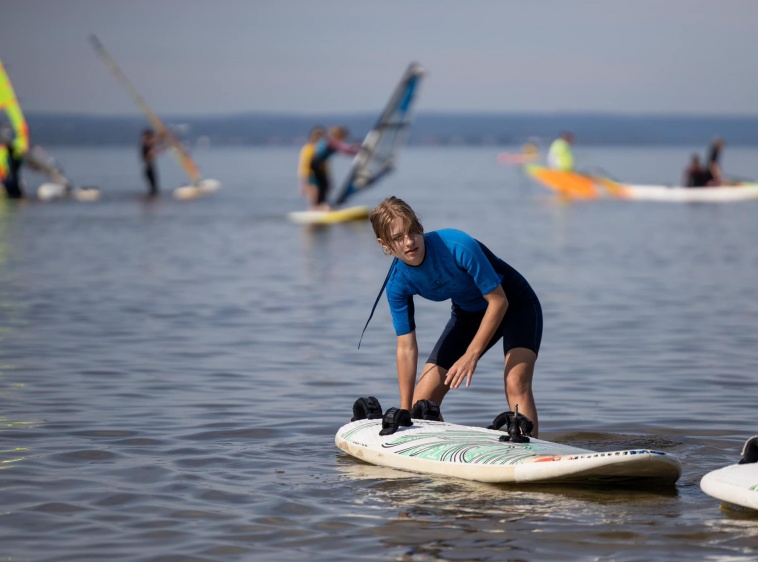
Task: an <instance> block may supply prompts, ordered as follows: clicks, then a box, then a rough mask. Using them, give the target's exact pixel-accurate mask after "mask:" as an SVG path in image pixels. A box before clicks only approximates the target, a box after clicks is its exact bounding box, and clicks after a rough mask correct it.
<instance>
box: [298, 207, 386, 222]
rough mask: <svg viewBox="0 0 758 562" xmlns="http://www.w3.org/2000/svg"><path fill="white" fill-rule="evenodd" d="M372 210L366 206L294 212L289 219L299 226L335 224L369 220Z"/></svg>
mask: <svg viewBox="0 0 758 562" xmlns="http://www.w3.org/2000/svg"><path fill="white" fill-rule="evenodd" d="M370 212H371V209H369V208H368V207H366V206H362V205H360V206H356V207H345V208H344V209H335V210H334V211H294V212H292V213H288V214H287V218H288V219H289V220H291V221H292V222H296V223H298V224H335V223H338V222H348V221H355V220H365V219H367V218H368V216H369V213H370Z"/></svg>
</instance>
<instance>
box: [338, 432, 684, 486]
mask: <svg viewBox="0 0 758 562" xmlns="http://www.w3.org/2000/svg"><path fill="white" fill-rule="evenodd" d="M381 428H382V420H381V419H373V420H359V421H355V422H351V423H349V424H346V425H344V426H342V427H341V428H340V429H339V431H337V435H336V437H335V444H336V445H337V447H339V448H340V449H341V450H342V451H344V452H345V453H347V454H349V455H351V456H353V457H355V458H357V459H360V460H362V461H365V462H368V463H371V464H375V465H378V466H386V467H390V468H396V469H400V470H408V471H412V472H419V473H427V474H437V475H443V476H452V477H457V478H463V479H466V480H475V481H479V482H493V483H585V484H591V483H597V484H607V483H613V482H619V483H621V482H629V481H639V482H641V483H646V484H650V485H655V486H660V485H666V484H673V483H674V482H676V481H677V479H678V478H679V476H681V464H680V462H679V460H678V459H676V458H675V457H673V456H671V455H669V454H667V453H664V452H660V451H653V450H648V449H633V450H622V451H609V452H598V451H591V450H587V449H581V448H577V447H573V446H570V445H562V444H559V443H552V442H550V441H543V440H540V439H534V438H532V439H531V440H530V442H529V443H511V442H501V441H500V437H501V436H503V435H506V434H505V433H504V432H502V431H495V430H490V429H485V428H481V427H472V426H463V425H456V424H452V423H447V422H437V421H425V420H416V419H414V420H413V425H412V426H410V427H401V428H399V429H398V431H397V432H396V433H394V434H392V435H387V436H381V435H379V432H380V430H381Z"/></svg>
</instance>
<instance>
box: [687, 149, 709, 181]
mask: <svg viewBox="0 0 758 562" xmlns="http://www.w3.org/2000/svg"><path fill="white" fill-rule="evenodd" d="M707 184H708V172H707V171H706V170H704V169H703V167H702V166H701V165H700V157H699V156H698V155H697V154H693V155H692V158H691V159H690V165H689V166H687V168H685V170H684V178H683V181H682V185H684V187H705V186H706V185H707Z"/></svg>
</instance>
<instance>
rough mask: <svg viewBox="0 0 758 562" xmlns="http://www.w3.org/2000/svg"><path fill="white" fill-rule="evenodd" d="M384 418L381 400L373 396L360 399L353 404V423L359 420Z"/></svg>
mask: <svg viewBox="0 0 758 562" xmlns="http://www.w3.org/2000/svg"><path fill="white" fill-rule="evenodd" d="M381 417H382V406H381V405H380V404H379V400H377V399H376V398H374V397H373V396H369V397H367V398H358V400H356V401H355V403H354V404H353V419H351V420H350V421H351V422H354V421H358V420H375V419H379V418H381Z"/></svg>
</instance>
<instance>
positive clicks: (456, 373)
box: [369, 197, 542, 437]
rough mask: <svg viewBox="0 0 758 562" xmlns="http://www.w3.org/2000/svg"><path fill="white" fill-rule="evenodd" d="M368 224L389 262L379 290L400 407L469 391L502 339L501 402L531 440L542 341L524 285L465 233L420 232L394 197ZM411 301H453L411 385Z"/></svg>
mask: <svg viewBox="0 0 758 562" xmlns="http://www.w3.org/2000/svg"><path fill="white" fill-rule="evenodd" d="M369 220H370V221H371V226H372V227H373V229H374V233H375V234H376V238H377V241H378V242H379V244H380V245H381V247H382V249H383V250H384V253H385V255H388V256H394V257H395V258H396V259H395V260H393V263H392V267H391V268H390V272H389V273H388V274H387V281H386V291H387V301H388V302H389V307H390V312H391V314H392V323H393V326H394V328H395V333H396V335H397V351H396V357H397V373H398V383H399V386H400V408H401V409H404V410H409V411H410V410H411V409H412V407H413V406H418V402H419V401H421V400H430V401H432V402H434V403H436V405H440V404H441V403H442V400H443V398H444V397H445V395H446V394H447V393H448V391H449V390H450V389H453V388H459V387H460V386H461V384H463V382H464V381H465V383H466V387H468V386H470V385H471V381H472V377H473V375H474V372H475V371H476V367H477V363H478V361H479V359H480V358H481V356H482V355H484V353H485V352H486V351H487V350H488V349H490V348H491V347H493V346H494V345H495V344H496V343H497V342H498V340H500V339H502V341H503V352H504V356H505V371H504V383H505V394H506V400H507V401H508V403H509V405H510V408H511V410H513V411H515V410H516V407H518V411H519V413H521V414H523V415H525V416H526V417H527V418H529V420H531V422H532V423H533V427H532V430H531V435H532V436H534V437H536V436H537V433H538V417H537V407H536V406H535V403H534V395H533V393H532V378H533V375H534V365H535V363H536V361H537V354H538V352H539V348H540V342H541V340H542V308H541V306H540V301H539V299H538V298H537V295H536V294H535V292H534V291H533V290H532V287H531V286H530V285H529V283H528V282H527V280H526V279H525V278H524V277H523V276H522V275H521V274H520V273H519V272H518V271H516V270H515V269H514V268H513V267H511V266H510V265H508V264H507V263H506V262H504V261H503V260H502V259H500V258H498V257H497V256H496V255H495V254H493V253H492V252H491V251H490V250H489V249H488V248H487V247H486V246H485V245H484V244H482V243H481V242H479V241H478V240H476V239H474V238H472V237H471V236H469V235H468V234H466V233H465V232H461V231H460V230H453V229H444V230H437V231H433V232H428V233H424V228H423V226H421V222H420V221H419V219H418V217H417V216H416V213H415V212H414V211H413V209H412V208H411V207H410V206H409V205H408V204H407V203H405V202H404V201H403V200H401V199H398V198H397V197H388V198H387V199H385V200H384V201H382V202H381V203H380V204H379V205H378V206H377V207H376V208H374V210H373V211H372V212H371V215H370V217H369ZM414 295H420V296H421V297H423V298H426V299H429V300H432V301H437V302H440V301H445V300H448V299H450V300H451V301H452V313H451V316H450V320H449V321H448V323H447V325H446V326H445V328H444V329H443V331H442V335H441V336H440V338H439V340H438V341H437V344H436V345H435V347H434V350H433V351H432V353H431V355H430V356H429V358H428V359H427V360H426V365H425V366H424V370H423V372H422V373H421V377H420V378H419V380H418V382H416V370H417V361H418V344H417V341H416V323H415V319H414V305H413V296H414ZM416 417H418V416H416ZM440 418H441V416H440Z"/></svg>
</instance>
